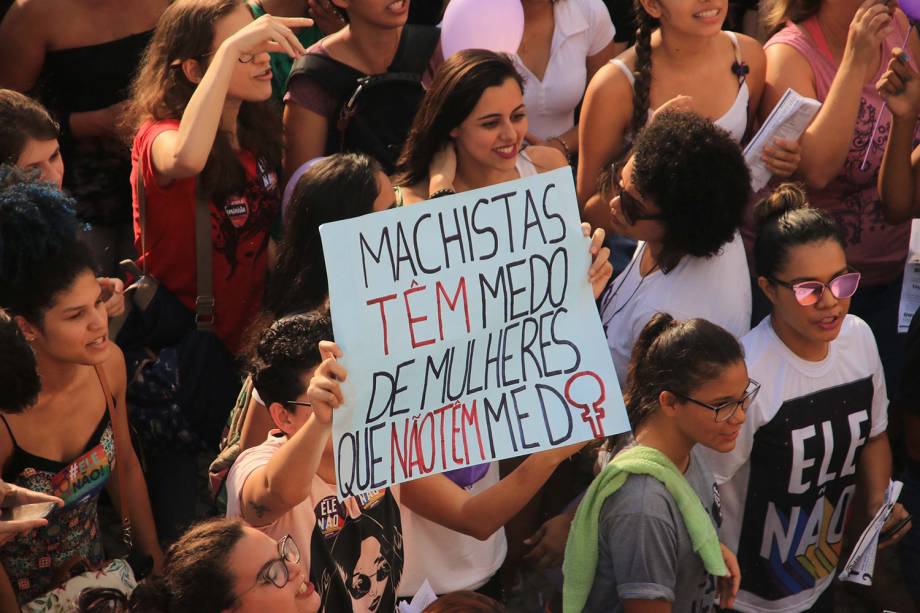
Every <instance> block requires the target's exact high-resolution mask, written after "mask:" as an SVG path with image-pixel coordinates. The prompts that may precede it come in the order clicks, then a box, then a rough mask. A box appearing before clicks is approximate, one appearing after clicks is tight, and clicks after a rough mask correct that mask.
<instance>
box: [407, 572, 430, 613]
mask: <svg viewBox="0 0 920 613" xmlns="http://www.w3.org/2000/svg"><path fill="white" fill-rule="evenodd" d="M437 599H438V595H437V594H435V593H434V590H433V589H431V584H430V583H428V579H425V582H424V583H422V585H421V586H420V587H419V588H418V591H417V592H416V593H415V596H413V597H412V601H411V602H403V603H400V605H399V613H422V612H423V611H424V610H425V608H426V607H427V606H428V605H430V604H431V603H432V602H434V601H435V600H437Z"/></svg>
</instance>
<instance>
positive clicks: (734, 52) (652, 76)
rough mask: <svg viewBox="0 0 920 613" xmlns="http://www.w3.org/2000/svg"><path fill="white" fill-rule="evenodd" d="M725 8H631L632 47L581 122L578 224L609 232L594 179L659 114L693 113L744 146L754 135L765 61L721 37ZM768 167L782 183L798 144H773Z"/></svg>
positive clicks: (752, 46)
mask: <svg viewBox="0 0 920 613" xmlns="http://www.w3.org/2000/svg"><path fill="white" fill-rule="evenodd" d="M727 9H728V2H727V0H636V21H637V30H636V38H637V40H636V45H635V46H634V47H632V48H631V49H628V50H627V51H625V52H624V53H622V54H621V55H620V56H619V57H617V58H616V59H614V60H613V61H611V62H610V63H609V64H607V65H606V66H604V67H603V68H601V69H600V70H599V71H598V72H597V74H596V75H595V76H594V78H593V79H592V80H591V83H590V84H589V85H588V88H587V91H586V92H585V101H584V106H583V108H582V114H581V122H580V126H581V130H580V135H579V136H580V140H579V165H578V200H579V203H580V205H581V206H582V207H584V209H583V214H582V217H583V218H584V220H585V221H588V222H590V223H591V224H592V226H594V225H598V226H601V227H606V228H607V229H608V230H609V229H610V228H609V219H610V209H609V206H608V204H607V202H605V201H602V199H601V198H600V197H595V198H593V199H592V196H594V195H595V194H596V193H597V192H598V191H599V190H598V179H599V177H601V176H602V175H604V174H606V173H605V172H604V171H605V169H607V168H609V166H610V164H611V163H612V162H614V161H616V160H617V159H619V158H620V157H621V156H622V155H623V153H624V152H625V151H626V150H627V149H628V144H629V142H630V141H631V140H632V139H633V138H634V137H635V135H636V134H637V133H638V131H639V130H640V129H641V128H642V127H643V126H645V124H646V123H647V122H648V119H649V117H650V116H652V114H653V112H654V111H656V110H660V109H661V108H662V107H663V106H667V107H669V108H674V107H677V108H680V109H682V110H692V111H694V112H696V113H698V114H699V115H702V116H703V117H707V118H709V119H711V120H713V121H714V122H715V123H716V125H718V126H719V127H721V128H723V129H725V130H726V131H728V132H729V133H730V134H731V135H732V137H733V138H734V139H735V140H736V141H738V142H741V141H742V140H743V139H744V138H745V136H746V135H748V134H749V133H750V132H751V131H752V130H751V128H752V127H753V119H754V116H755V113H756V111H757V108H758V106H759V105H760V97H761V94H762V92H763V84H764V75H765V70H766V59H765V56H764V52H763V49H761V47H760V43H758V42H757V41H756V40H754V39H752V38H750V37H748V36H745V35H743V34H736V33H734V32H723V31H722V23H723V21H724V20H725V16H726V12H727ZM765 161H766V163H767V166H768V167H769V168H770V170H771V171H772V172H773V173H774V174H777V175H780V176H789V175H791V174H792V173H793V172H794V171H795V169H796V167H797V165H798V144H797V143H794V142H788V141H777V142H775V143H774V146H773V147H769V148H768V149H767V153H766V156H765Z"/></svg>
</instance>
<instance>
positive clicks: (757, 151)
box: [744, 89, 821, 192]
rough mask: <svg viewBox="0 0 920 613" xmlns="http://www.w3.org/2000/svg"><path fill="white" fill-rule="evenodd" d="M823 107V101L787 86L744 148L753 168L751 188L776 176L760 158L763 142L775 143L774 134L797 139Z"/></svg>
mask: <svg viewBox="0 0 920 613" xmlns="http://www.w3.org/2000/svg"><path fill="white" fill-rule="evenodd" d="M820 108H821V103H820V102H818V101H817V100H814V99H812V98H806V97H805V96H802V95H800V94H798V93H796V92H794V91H793V90H792V89H787V90H786V93H785V94H783V97H782V98H780V99H779V102H778V103H777V104H776V106H775V107H773V111H771V112H770V116H769V117H767V120H766V121H765V122H763V125H762V126H760V129H759V130H758V131H757V134H755V135H754V138H752V139H751V142H749V143H748V146H747V147H745V148H744V160H745V161H746V162H747V165H748V168H750V169H751V188H752V189H753V190H754V191H755V192H756V191H757V190H759V189H761V188H763V186H764V185H766V184H767V181H769V180H770V177H771V176H773V175H772V173H771V172H770V170H769V169H768V168H767V166H766V164H764V162H763V160H762V159H760V156H761V154H762V153H763V148H764V146H765V145H768V144H770V143H772V142H773V139H774V138H787V139H791V140H798V139H799V137H800V136H801V135H802V132H804V131H805V128H807V127H808V124H810V123H811V120H812V119H814V118H815V115H817V114H818V110H819V109H820Z"/></svg>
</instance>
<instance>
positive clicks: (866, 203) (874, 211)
mask: <svg viewBox="0 0 920 613" xmlns="http://www.w3.org/2000/svg"><path fill="white" fill-rule="evenodd" d="M905 34H906V32H905V30H904V26H903V24H902V23H901V22H899V21H897V20H895V28H894V32H893V33H892V34H891V35H889V36H888V38H886V39H885V40H884V41H883V42H882V55H881V57H882V62H880V65H879V69H878V73H877V74H876V75H875V76H874V77H873V78H872V79H871V81H870V82H868V83H866V84H864V85H863V91H862V97H861V99H860V104H859V115H858V116H857V118H856V127H855V130H854V131H853V139H852V141H851V144H850V151H849V153H848V154H847V158H846V161H845V162H844V164H843V168H842V169H841V171H840V173H839V174H838V175H837V177H836V178H834V179H833V180H832V181H831V182H830V183H829V184H828V185H827V187H825V188H824V189H820V190H818V189H809V190H808V196H809V201H810V202H811V204H812V206H814V207H816V208H821V209H823V210H825V211H827V212H828V213H829V214H830V215H832V216H833V217H834V219H835V220H836V222H837V225H838V226H839V227H840V230H841V231H842V232H843V237H844V241H845V243H846V254H847V261H848V263H849V264H850V265H851V266H853V267H854V268H856V270H858V271H860V272H861V273H862V275H863V284H865V285H882V284H886V283H891V282H892V281H894V280H896V279H897V278H898V276H899V275H900V274H901V272H902V271H903V267H904V260H905V259H906V257H907V242H908V239H909V237H910V223H907V222H905V223H901V224H896V225H891V224H889V223H886V222H885V219H884V216H883V215H882V208H881V202H880V201H879V195H878V189H877V187H876V185H877V181H878V173H879V167H880V166H881V163H882V156H883V154H884V153H885V145H886V144H887V143H888V133H889V131H890V129H891V113H889V112H888V110H887V108H886V107H885V103H884V101H883V100H882V98H881V96H879V94H878V92H877V91H876V90H875V83H876V81H878V79H879V78H881V76H882V73H883V72H884V70H885V67H886V66H887V61H888V58H889V57H891V49H892V48H893V47H899V46H901V44H902V41H903V40H904V35H905ZM778 44H784V45H788V46H790V47H792V48H793V49H795V50H796V51H798V52H799V53H800V54H801V55H802V56H804V58H805V59H806V60H807V61H808V63H809V64H810V65H811V69H812V72H813V73H814V78H815V91H816V93H817V98H818V100H820V101H821V102H824V101H825V100H826V99H827V94H828V91H829V90H830V88H831V83H832V82H833V80H834V76H835V75H836V74H837V68H838V65H837V63H836V62H835V61H834V59H833V57H832V56H831V54H830V51H829V49H828V47H827V42H826V41H825V39H824V35H823V34H822V33H821V29H820V27H818V22H817V18H816V17H811V18H809V19H806V20H805V21H803V22H802V23H800V24H791V23H790V24H787V25H786V27H785V28H783V30H781V31H780V32H778V33H777V34H776V35H774V36H773V37H772V38H771V39H770V40H769V41H767V44H766V45H765V46H764V47H765V48H769V47H770V46H771V45H778ZM879 113H882V118H881V120H880V121H879V124H878V130H877V132H876V133H875V138H873V139H872V142H871V143H870V142H868V141H869V139H870V137H871V135H872V127H873V126H874V125H875V121H876V119H877V118H878V114H879ZM918 142H920V132H918V131H915V132H914V146H916V145H917V143H918ZM867 145H868V147H869V157H868V160H867V161H866V166H865V170H861V169H860V166H861V164H862V160H863V157H864V156H865V154H866V147H867Z"/></svg>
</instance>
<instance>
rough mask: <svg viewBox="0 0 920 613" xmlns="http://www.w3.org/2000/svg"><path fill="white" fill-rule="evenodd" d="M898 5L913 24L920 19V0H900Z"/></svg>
mask: <svg viewBox="0 0 920 613" xmlns="http://www.w3.org/2000/svg"><path fill="white" fill-rule="evenodd" d="M898 6H900V7H901V10H902V11H904V14H905V15H907V17H908V19H910V22H911V23H912V24H913V23H916V22H918V21H920V0H898Z"/></svg>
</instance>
